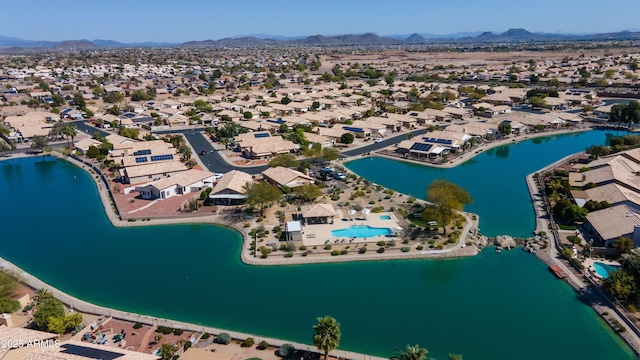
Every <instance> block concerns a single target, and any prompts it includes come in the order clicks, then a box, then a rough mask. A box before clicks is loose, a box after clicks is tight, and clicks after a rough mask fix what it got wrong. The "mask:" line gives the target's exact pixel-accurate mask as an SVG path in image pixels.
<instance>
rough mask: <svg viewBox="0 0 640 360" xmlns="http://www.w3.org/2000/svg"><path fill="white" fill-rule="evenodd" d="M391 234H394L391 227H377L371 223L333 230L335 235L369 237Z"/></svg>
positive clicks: (332, 232) (332, 233)
mask: <svg viewBox="0 0 640 360" xmlns="http://www.w3.org/2000/svg"><path fill="white" fill-rule="evenodd" d="M389 234H393V231H391V229H389V228H375V227H371V226H369V225H354V226H350V227H348V228H346V229H340V230H331V235H332V236H335V237H355V238H367V237H374V236H379V235H389Z"/></svg>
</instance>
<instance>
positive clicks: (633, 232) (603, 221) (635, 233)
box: [587, 205, 640, 248]
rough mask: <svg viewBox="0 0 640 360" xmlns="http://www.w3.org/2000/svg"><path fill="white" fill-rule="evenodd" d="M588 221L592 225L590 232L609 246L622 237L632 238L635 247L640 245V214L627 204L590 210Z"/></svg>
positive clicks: (597, 239)
mask: <svg viewBox="0 0 640 360" xmlns="http://www.w3.org/2000/svg"><path fill="white" fill-rule="evenodd" d="M587 221H588V222H589V225H590V227H591V229H590V231H589V232H588V233H590V234H592V235H594V236H596V237H597V238H595V239H594V240H596V241H597V242H601V243H604V245H605V246H607V247H611V246H613V244H615V243H616V242H617V241H618V239H620V238H621V237H625V238H629V239H632V240H633V247H634V248H635V247H638V246H640V216H638V214H635V213H634V212H633V211H631V209H629V207H628V206H626V205H617V206H612V207H610V208H606V209H602V210H598V211H593V212H590V213H589V214H587Z"/></svg>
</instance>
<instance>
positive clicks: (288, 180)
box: [262, 166, 315, 188]
mask: <svg viewBox="0 0 640 360" xmlns="http://www.w3.org/2000/svg"><path fill="white" fill-rule="evenodd" d="M262 175H263V176H264V179H265V180H267V181H268V182H269V183H271V184H273V185H275V186H277V187H283V186H287V187H289V188H294V187H298V186H302V185H306V184H313V183H314V182H315V181H314V180H313V178H312V177H310V176H309V175H307V174H303V173H301V172H300V171H297V170H293V169H289V168H286V167H282V166H276V167H272V168H268V169H267V170H265V171H263V172H262Z"/></svg>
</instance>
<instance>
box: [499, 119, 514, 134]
mask: <svg viewBox="0 0 640 360" xmlns="http://www.w3.org/2000/svg"><path fill="white" fill-rule="evenodd" d="M498 131H499V132H500V134H502V135H510V134H511V123H510V122H508V121H503V122H501V123H500V124H499V125H498Z"/></svg>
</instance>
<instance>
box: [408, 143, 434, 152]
mask: <svg viewBox="0 0 640 360" xmlns="http://www.w3.org/2000/svg"><path fill="white" fill-rule="evenodd" d="M432 147H433V145H431V144H423V143H415V144H413V145H412V146H411V148H410V149H409V150H416V151H424V152H427V151H429V150H430V149H431V148H432Z"/></svg>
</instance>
